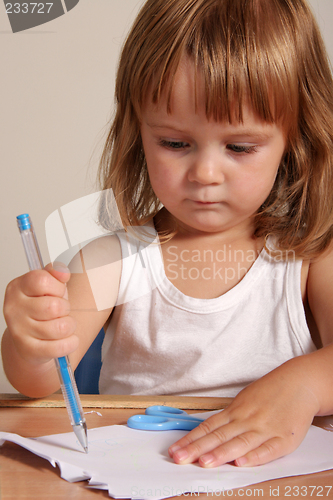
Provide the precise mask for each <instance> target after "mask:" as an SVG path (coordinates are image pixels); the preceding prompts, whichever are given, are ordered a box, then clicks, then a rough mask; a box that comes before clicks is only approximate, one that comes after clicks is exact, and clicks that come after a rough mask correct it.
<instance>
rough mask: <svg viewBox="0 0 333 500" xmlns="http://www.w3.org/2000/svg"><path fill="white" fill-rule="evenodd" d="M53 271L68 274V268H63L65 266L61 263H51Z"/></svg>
mask: <svg viewBox="0 0 333 500" xmlns="http://www.w3.org/2000/svg"><path fill="white" fill-rule="evenodd" d="M53 269H54V270H55V271H58V272H59V273H70V270H69V269H68V267H67V266H65V264H63V263H62V262H57V261H56V262H53Z"/></svg>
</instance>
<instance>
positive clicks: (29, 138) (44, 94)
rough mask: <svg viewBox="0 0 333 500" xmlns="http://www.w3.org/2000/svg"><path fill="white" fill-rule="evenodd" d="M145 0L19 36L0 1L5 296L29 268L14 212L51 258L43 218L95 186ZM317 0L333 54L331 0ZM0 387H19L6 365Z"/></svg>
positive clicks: (78, 11) (84, 6)
mask: <svg viewBox="0 0 333 500" xmlns="http://www.w3.org/2000/svg"><path fill="white" fill-rule="evenodd" d="M142 3H143V0H80V2H79V3H78V5H77V6H76V7H75V8H74V9H72V10H71V11H70V12H68V13H67V14H66V15H64V16H61V17H60V18H58V19H55V20H54V21H51V22H50V23H48V24H44V25H41V26H39V27H36V28H32V29H30V30H27V31H23V32H20V33H16V34H13V33H12V32H11V28H10V25H9V21H8V19H7V16H6V12H5V6H4V3H3V2H0V67H1V93H0V109H1V111H0V157H1V163H0V172H1V182H0V190H1V195H0V214H1V219H0V224H1V226H0V227H1V236H0V257H1V260H0V269H1V272H0V296H1V301H2V300H3V295H4V292H5V288H6V285H7V283H8V282H9V281H10V280H12V279H13V278H15V277H16V276H18V275H20V274H23V273H25V272H26V271H27V264H26V260H25V257H24V253H23V250H22V246H21V241H20V237H19V233H18V230H17V227H16V221H15V218H16V215H18V214H20V213H23V212H29V213H30V215H31V217H32V218H33V221H34V226H35V229H36V231H37V233H38V237H39V243H40V247H41V251H42V254H43V256H44V261H45V263H46V262H48V252H47V246H46V240H45V229H44V224H45V220H46V218H47V217H48V216H49V215H50V214H51V213H52V212H53V211H55V210H56V209H58V208H60V207H61V206H62V205H65V204H66V203H69V202H70V201H72V200H75V199H77V198H80V197H81V196H84V195H86V194H88V193H92V192H94V191H95V190H96V188H95V185H94V182H95V174H96V168H97V163H98V157H99V153H100V150H101V145H102V143H103V139H104V137H105V132H106V125H107V122H108V120H109V118H110V116H111V114H112V104H113V90H114V75H115V68H116V64H117V59H118V55H119V51H120V47H121V45H122V43H123V41H124V37H125V35H126V33H127V31H128V29H129V27H130V25H131V23H132V21H133V19H134V17H135V15H136V13H137V11H138V10H139V8H140V6H141V5H142ZM310 3H311V5H312V7H313V9H314V11H315V13H316V15H317V18H318V21H319V24H320V26H321V29H322V32H323V35H324V38H325V41H326V44H327V47H328V50H329V54H330V57H331V60H332V61H333V30H332V28H331V26H332V21H333V0H311V1H310ZM4 328H5V322H4V319H3V317H2V315H1V318H0V332H2V331H3V330H4ZM2 392H15V391H14V389H13V388H12V387H11V386H10V384H9V383H8V382H7V380H6V378H5V376H4V374H3V371H2V368H0V393H2Z"/></svg>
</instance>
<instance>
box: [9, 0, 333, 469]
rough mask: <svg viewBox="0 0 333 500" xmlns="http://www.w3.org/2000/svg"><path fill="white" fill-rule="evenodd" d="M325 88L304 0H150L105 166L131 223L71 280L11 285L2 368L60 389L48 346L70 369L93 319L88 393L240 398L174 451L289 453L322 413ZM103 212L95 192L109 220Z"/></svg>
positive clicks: (219, 456)
mask: <svg viewBox="0 0 333 500" xmlns="http://www.w3.org/2000/svg"><path fill="white" fill-rule="evenodd" d="M332 99H333V85H332V78H331V73H330V68H329V64H328V61H327V57H326V55H325V50H324V47H323V43H322V40H321V37H320V34H319V31H318V28H317V26H316V23H315V21H314V19H313V16H312V14H311V12H310V10H309V7H308V6H307V4H306V2H305V0H148V2H147V3H146V4H145V5H144V6H143V8H142V10H141V12H140V13H139V15H138V18H137V20H136V22H135V24H134V26H133V28H132V30H131V32H130V34H129V36H128V39H127V41H126V43H125V46H124V49H123V52H122V56H121V59H120V64H119V70H118V77H117V85H116V106H117V109H116V115H115V119H114V122H113V125H112V128H111V131H110V134H109V137H108V139H107V142H106V146H105V150H104V154H103V158H102V163H101V177H102V180H103V188H105V189H109V188H112V191H113V193H114V195H115V197H116V201H117V205H118V209H119V212H120V215H121V217H122V221H123V225H124V227H126V228H134V227H135V230H134V229H128V231H119V233H118V234H117V235H112V236H107V237H105V238H101V239H99V240H97V241H95V242H93V243H90V244H89V245H87V246H86V247H85V248H84V250H83V251H82V252H80V254H79V255H78V256H77V257H76V258H74V260H73V262H72V264H71V276H70V274H69V271H68V269H66V268H64V267H63V266H61V264H58V263H55V264H54V265H53V267H52V266H51V265H49V266H47V268H46V270H43V271H34V272H30V273H28V274H26V275H24V276H21V277H20V278H17V279H16V280H14V281H13V282H11V283H10V284H9V286H8V289H7V293H6V298H5V307H4V311H5V317H6V321H7V324H8V329H7V330H6V332H5V334H4V336H3V343H2V353H3V363H4V367H5V370H6V373H7V376H8V378H9V380H10V381H11V383H12V384H13V385H14V386H15V387H16V388H17V389H18V390H19V391H21V392H22V393H25V394H27V395H30V396H32V397H39V396H44V395H46V394H50V393H52V392H54V391H55V390H57V389H58V387H59V382H58V377H57V374H56V370H55V365H54V361H53V358H55V357H59V356H63V355H65V354H70V357H71V361H72V364H73V366H74V367H75V366H77V364H78V363H79V361H80V359H81V358H82V356H83V355H84V353H85V351H86V350H87V349H88V347H89V345H90V344H91V342H92V341H93V339H94V337H95V336H96V335H97V333H98V331H99V330H100V328H101V327H102V326H103V325H104V324H106V327H105V328H106V337H105V342H104V346H103V367H102V372H101V379H100V388H101V391H102V392H105V393H110V394H116V393H118V394H122V393H124V394H125V393H129V394H182V395H211V396H234V397H235V399H234V401H233V402H232V404H231V405H230V406H229V407H228V408H227V409H226V410H225V411H223V412H220V413H218V414H217V415H215V416H213V417H211V418H209V419H208V420H207V421H206V422H204V423H203V424H201V425H200V426H199V427H198V428H197V429H195V430H193V431H192V432H190V433H189V434H187V435H186V436H185V437H184V438H182V439H181V440H180V441H178V442H177V443H175V444H174V445H172V446H171V448H170V450H169V453H170V455H171V456H172V457H173V459H174V460H175V462H177V463H190V462H195V461H197V460H199V463H200V465H201V466H205V467H212V466H217V465H220V464H223V463H226V462H231V461H234V463H235V464H236V465H238V466H241V465H249V466H250V465H251V466H252V465H257V464H263V463H266V462H268V461H270V460H273V459H276V458H278V457H280V456H282V455H284V454H287V453H290V452H291V451H293V450H294V449H295V448H296V447H297V446H298V445H299V444H300V443H301V441H302V439H303V438H304V436H305V434H306V432H307V430H308V428H309V425H310V424H311V422H312V419H313V417H314V416H315V415H327V414H330V413H332V412H333V393H332V390H331V388H332V385H333V370H332V363H333V345H332V340H333V331H332V327H331V324H332V323H333V312H332V307H331V302H332V298H333V263H332V243H331V240H332V234H333V232H332V227H333V225H332V222H333V196H332V175H333V169H332V159H333V150H332V144H333V137H332V133H333V132H332V131H333V100H332ZM109 212H110V207H109V205H108V200H107V197H105V199H104V200H103V202H102V203H101V216H100V220H101V223H102V224H103V225H104V226H105V227H110V222H109V219H110V213H109ZM137 226H139V228H138V227H137ZM111 229H112V227H111ZM157 235H158V237H159V240H158V241H159V242H160V245H157V244H156V241H157V238H156V236H157ZM82 270H83V272H80V271H82ZM69 278H70V279H69ZM96 282H97V283H98V289H99V290H100V291H101V293H100V295H102V297H104V298H106V299H105V300H104V303H103V306H99V305H98V304H97V302H98V300H97V295H96V293H97V292H96V287H95V284H96ZM65 284H67V290H68V296H67V295H66V285H65ZM102 302H103V301H102ZM113 306H115V307H114V309H113ZM111 311H112V315H111Z"/></svg>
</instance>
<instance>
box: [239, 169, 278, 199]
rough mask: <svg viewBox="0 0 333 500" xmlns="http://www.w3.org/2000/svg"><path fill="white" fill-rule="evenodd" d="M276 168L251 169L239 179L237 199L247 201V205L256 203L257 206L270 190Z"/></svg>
mask: <svg viewBox="0 0 333 500" xmlns="http://www.w3.org/2000/svg"><path fill="white" fill-rule="evenodd" d="M276 174H277V169H276V170H274V169H273V170H267V169H265V168H264V169H259V170H252V172H249V173H248V174H246V175H245V176H244V177H242V179H241V180H240V181H239V184H238V192H239V195H240V196H239V199H243V203H244V204H247V203H246V200H247V201H248V204H249V205H258V207H259V206H260V205H261V204H262V203H263V202H264V201H265V200H266V198H267V196H268V195H269V193H270V192H271V190H272V188H273V185H274V182H275V178H276Z"/></svg>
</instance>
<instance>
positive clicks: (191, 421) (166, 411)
mask: <svg viewBox="0 0 333 500" xmlns="http://www.w3.org/2000/svg"><path fill="white" fill-rule="evenodd" d="M200 422H203V419H202V418H197V417H192V416H191V415H189V414H188V413H186V411H184V410H179V409H178V408H172V407H171V406H159V405H157V406H149V407H148V408H147V409H146V411H145V415H133V417H130V418H129V419H128V420H127V425H128V427H131V428H132V429H141V430H145V431H169V430H174V429H179V430H184V431H190V430H191V429H194V428H195V427H197V426H198V425H199V424H200Z"/></svg>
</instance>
